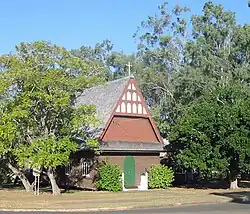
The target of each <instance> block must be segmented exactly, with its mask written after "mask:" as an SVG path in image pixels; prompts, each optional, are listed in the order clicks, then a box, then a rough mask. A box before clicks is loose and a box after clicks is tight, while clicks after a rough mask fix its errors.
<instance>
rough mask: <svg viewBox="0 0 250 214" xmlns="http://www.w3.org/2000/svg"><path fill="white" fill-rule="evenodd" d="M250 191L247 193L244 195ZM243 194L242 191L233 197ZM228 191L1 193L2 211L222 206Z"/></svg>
mask: <svg viewBox="0 0 250 214" xmlns="http://www.w3.org/2000/svg"><path fill="white" fill-rule="evenodd" d="M247 190H248V191H249V192H250V189H244V191H247ZM237 192H240V190H237V191H234V192H233V193H236V194H237ZM212 193H213V194H212ZM230 193H232V192H231V191H229V190H224V189H217V190H214V189H207V190H201V189H184V188H170V189H168V190H150V191H145V192H139V191H134V192H118V193H110V192H90V191H74V192H70V193H64V194H62V195H61V196H53V195H51V194H50V193H46V192H44V193H42V194H41V195H39V196H35V195H33V194H32V193H26V192H25V191H21V190H10V189H2V190H0V201H1V203H0V209H49V210H50V209H61V210H62V209H70V210H71V209H86V208H103V207H104V208H121V207H124V208H125V207H127V208H141V207H153V206H177V205H182V204H185V205H188V204H197V203H223V202H227V201H229V200H231V198H230Z"/></svg>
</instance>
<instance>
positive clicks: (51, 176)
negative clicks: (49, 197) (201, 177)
mask: <svg viewBox="0 0 250 214" xmlns="http://www.w3.org/2000/svg"><path fill="white" fill-rule="evenodd" d="M47 175H48V177H49V180H50V183H51V187H52V192H53V195H61V190H60V188H59V187H58V185H57V183H56V178H55V175H54V170H53V168H52V167H51V166H50V167H48V170H47Z"/></svg>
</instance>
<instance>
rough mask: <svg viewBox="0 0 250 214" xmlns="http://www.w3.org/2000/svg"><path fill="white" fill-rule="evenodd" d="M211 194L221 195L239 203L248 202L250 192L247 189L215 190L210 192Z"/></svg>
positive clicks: (249, 200)
mask: <svg viewBox="0 0 250 214" xmlns="http://www.w3.org/2000/svg"><path fill="white" fill-rule="evenodd" d="M210 194H211V195H216V196H222V197H228V198H231V202H232V203H240V204H250V192H249V191H239V192H233V191H232V192H221V193H218V192H215V193H210Z"/></svg>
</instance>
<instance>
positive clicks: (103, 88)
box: [76, 77, 130, 135]
mask: <svg viewBox="0 0 250 214" xmlns="http://www.w3.org/2000/svg"><path fill="white" fill-rule="evenodd" d="M129 79H130V77H125V78H121V79H118V80H114V81H111V82H108V83H105V84H103V85H98V86H95V87H92V88H90V89H86V90H85V91H84V92H83V93H82V94H81V95H80V96H79V97H78V98H77V101H76V107H78V106H81V105H86V104H91V105H95V106H96V112H97V115H96V117H97V119H98V120H99V121H100V125H99V126H98V127H97V129H98V130H99V131H98V134H100V132H101V131H102V129H103V128H104V127H105V124H106V122H107V121H108V119H109V117H110V115H111V113H112V111H113V109H114V107H115V105H116V103H117V101H118V100H119V98H120V96H121V93H122V92H123V90H124V88H125V86H126V84H127V83H128V81H129ZM98 134H96V135H98Z"/></svg>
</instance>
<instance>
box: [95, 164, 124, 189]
mask: <svg viewBox="0 0 250 214" xmlns="http://www.w3.org/2000/svg"><path fill="white" fill-rule="evenodd" d="M97 170H98V177H97V181H96V187H97V188H98V189H99V190H105V191H110V192H118V191H121V189H122V179H121V168H120V167H119V166H118V165H115V164H111V163H108V162H103V163H101V164H100V165H99V166H98V168H97Z"/></svg>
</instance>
